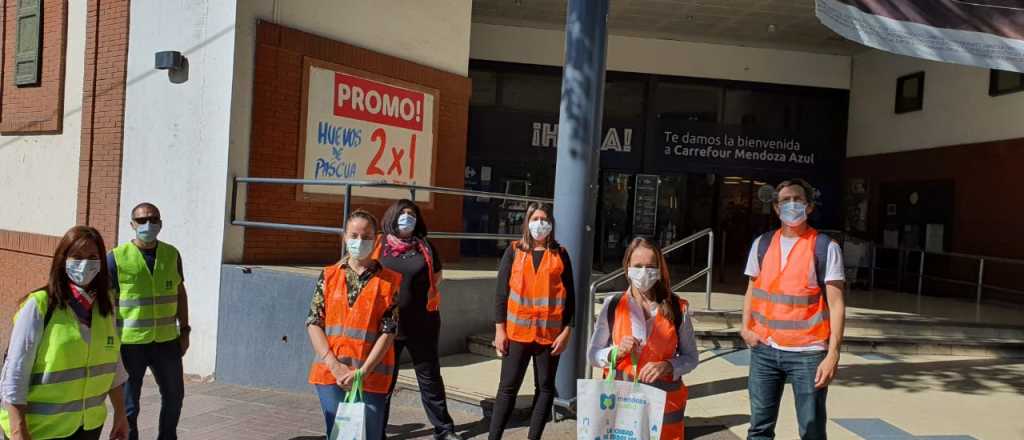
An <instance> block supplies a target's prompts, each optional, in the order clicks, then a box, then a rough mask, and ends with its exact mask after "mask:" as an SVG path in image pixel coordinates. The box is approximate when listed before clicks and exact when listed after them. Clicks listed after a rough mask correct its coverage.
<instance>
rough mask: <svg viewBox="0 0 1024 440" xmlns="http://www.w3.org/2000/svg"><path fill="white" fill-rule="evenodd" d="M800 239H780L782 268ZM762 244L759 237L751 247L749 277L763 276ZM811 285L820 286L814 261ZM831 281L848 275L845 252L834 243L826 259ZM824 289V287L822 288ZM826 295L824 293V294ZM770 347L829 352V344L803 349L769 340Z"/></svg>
mask: <svg viewBox="0 0 1024 440" xmlns="http://www.w3.org/2000/svg"><path fill="white" fill-rule="evenodd" d="M799 239H800V237H786V236H782V237H779V244H780V245H781V247H782V260H781V264H782V266H781V267H782V268H785V267H786V261H787V260H788V259H789V251H791V250H793V245H795V244H796V242H797V241H798V240H799ZM760 242H761V237H757V239H756V240H754V244H753V245H752V246H750V255H749V256H748V257H747V269H746V270H745V271H744V274H746V275H747V276H748V277H751V278H757V277H758V276H759V275H761V264H760V262H758V261H757V247H758V244H759V243H760ZM808 274H809V275H808V277H809V279H808V280H807V281H808V284H809V285H816V284H818V273H817V271H816V270H815V269H814V260H811V270H810V271H809V272H808ZM831 281H846V273H845V271H844V268H843V250H842V249H841V248H840V247H839V243H836V242H835V241H833V242H832V243H829V245H828V257H827V258H826V264H825V282H826V283H828V282H831ZM821 287H822V289H824V286H821ZM822 294H824V292H822ZM768 345H771V346H772V347H775V348H777V349H779V350H783V351H793V352H802V351H825V350H828V344H812V345H807V346H802V347H785V346H781V345H779V344H776V343H775V341H772V340H771V338H768Z"/></svg>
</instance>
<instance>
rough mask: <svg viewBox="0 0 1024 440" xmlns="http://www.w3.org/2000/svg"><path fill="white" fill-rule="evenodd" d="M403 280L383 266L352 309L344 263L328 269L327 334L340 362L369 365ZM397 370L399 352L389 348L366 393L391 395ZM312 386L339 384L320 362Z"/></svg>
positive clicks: (315, 365)
mask: <svg viewBox="0 0 1024 440" xmlns="http://www.w3.org/2000/svg"><path fill="white" fill-rule="evenodd" d="M401 280H402V276H401V275H399V274H398V273H397V272H394V271H392V270H390V269H385V268H383V267H381V268H380V272H378V273H377V274H376V275H374V276H373V278H372V279H371V280H370V282H368V283H367V284H366V286H364V287H363V290H362V292H360V293H359V297H358V298H356V301H355V303H353V304H352V306H349V305H348V286H347V285H346V284H345V270H344V269H343V268H342V267H341V265H340V264H335V265H333V266H330V267H328V268H325V269H324V312H325V316H324V333H325V334H326V335H327V344H328V346H329V347H330V349H331V353H333V354H334V356H335V357H336V358H337V359H338V361H339V362H341V363H342V364H345V365H347V366H349V367H352V368H360V367H362V366H363V364H364V363H366V360H367V358H368V357H369V356H370V350H372V349H373V346H374V344H376V343H377V338H378V337H379V336H381V335H379V334H378V331H379V330H380V322H381V319H382V318H383V317H384V312H386V311H387V310H388V309H389V308H391V306H392V305H394V304H395V294H396V292H397V291H398V285H399V283H400V282H401ZM394 368H395V350H394V348H392V347H388V351H387V353H385V354H384V359H383V360H381V362H380V363H379V364H377V366H376V367H375V368H374V369H373V371H369V372H367V373H366V375H365V376H363V390H364V391H366V392H370V393H380V394H383V393H387V392H388V388H390V386H391V378H392V376H393V374H394ZM309 383H311V384H314V385H332V384H335V383H337V382H336V379H335V377H334V374H332V373H331V370H330V369H329V368H327V365H326V364H324V363H323V362H321V361H319V360H318V361H315V362H313V365H312V367H310V370H309Z"/></svg>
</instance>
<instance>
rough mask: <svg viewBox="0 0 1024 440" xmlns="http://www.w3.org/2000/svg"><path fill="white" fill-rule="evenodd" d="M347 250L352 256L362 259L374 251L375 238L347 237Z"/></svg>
mask: <svg viewBox="0 0 1024 440" xmlns="http://www.w3.org/2000/svg"><path fill="white" fill-rule="evenodd" d="M345 250H346V251H348V255H349V256H350V257H352V258H355V259H357V260H362V259H364V258H366V257H368V256H370V254H371V253H373V240H360V239H358V238H348V239H345Z"/></svg>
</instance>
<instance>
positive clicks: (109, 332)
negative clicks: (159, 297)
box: [0, 226, 128, 440]
mask: <svg viewBox="0 0 1024 440" xmlns="http://www.w3.org/2000/svg"><path fill="white" fill-rule="evenodd" d="M104 249H106V247H105V246H104V245H103V238H102V237H101V236H100V233H99V232H98V231H97V230H96V229H93V228H91V227H88V226H75V227H73V228H71V229H70V230H68V232H67V233H66V234H64V238H63V239H61V241H60V244H59V245H58V246H57V250H56V252H55V253H54V256H53V263H52V264H51V267H50V279H49V281H48V282H47V284H46V285H45V286H43V287H41V288H39V289H38V290H36V291H34V292H32V293H29V294H28V295H26V296H25V298H23V299H22V300H21V304H20V308H19V310H18V312H17V313H16V314H15V316H14V327H13V328H12V330H11V338H10V345H9V346H8V348H7V360H6V362H5V363H4V367H3V371H2V372H0V398H2V400H3V405H2V408H0V426H2V428H3V431H4V433H5V434H6V435H7V437H8V438H11V439H12V440H20V439H33V440H43V439H75V440H86V439H88V440H93V439H99V438H100V431H101V430H102V429H103V422H104V421H105V420H106V418H107V407H106V405H105V402H104V401H105V400H106V399H107V398H108V397H109V399H110V403H111V405H112V406H113V407H114V426H113V429H112V430H111V434H110V438H111V439H127V438H128V416H127V415H126V413H125V408H124V395H123V391H122V390H123V387H122V385H123V384H124V383H125V381H127V380H128V373H127V372H126V371H125V369H124V366H123V365H122V364H121V338H120V336H119V335H118V332H117V328H116V326H115V321H116V320H115V317H114V303H113V301H112V300H111V298H110V294H109V293H108V292H107V289H108V287H109V286H110V276H109V275H108V274H109V272H108V271H107V260H106V258H104V257H103V255H104Z"/></svg>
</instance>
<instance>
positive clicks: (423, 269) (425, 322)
mask: <svg viewBox="0 0 1024 440" xmlns="http://www.w3.org/2000/svg"><path fill="white" fill-rule="evenodd" d="M382 223H383V225H382V226H383V232H384V234H383V235H382V236H381V238H380V240H379V243H378V245H377V253H379V256H378V260H379V261H380V263H381V264H382V265H383V266H384V267H386V268H388V269H391V270H393V271H395V272H398V273H400V274H402V283H401V285H400V288H399V292H398V316H401V317H402V318H401V319H400V320H399V324H398V336H397V338H396V339H395V358H396V359H398V358H399V357H400V356H401V355H402V350H403V349H408V350H409V354H410V355H411V356H412V362H413V368H414V369H415V370H416V379H417V380H418V382H419V386H420V398H421V400H422V401H423V409H424V410H426V412H427V418H428V419H430V423H431V424H432V425H434V437H435V438H438V439H458V440H461V439H462V437H460V436H459V435H458V434H457V433H456V432H455V423H454V422H453V421H452V416H451V415H449V414H448V403H447V400H446V396H445V391H444V380H443V379H442V378H441V361H440V356H439V355H438V338H439V336H440V331H441V314H440V312H439V310H438V306H439V304H440V294H439V292H438V290H437V284H438V283H439V282H440V281H441V258H440V257H439V256H438V255H437V251H436V250H435V249H434V246H433V245H432V244H430V242H429V241H427V224H426V222H425V221H424V220H423V216H422V215H421V213H420V209H419V207H417V206H416V204H415V203H413V202H412V201H410V200H405V199H402V200H399V201H397V202H395V203H394V204H393V205H391V207H389V208H388V210H387V212H385V213H384V218H383V221H382ZM397 379H398V363H397V362H396V363H395V374H394V379H393V380H392V382H391V391H394V388H395V382H396V381H397ZM390 397H391V393H390V392H389V393H388V399H389V401H388V402H387V403H386V405H385V408H388V407H390ZM385 411H387V410H385ZM387 416H388V415H387V412H385V415H384V420H385V422H386V421H387Z"/></svg>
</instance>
